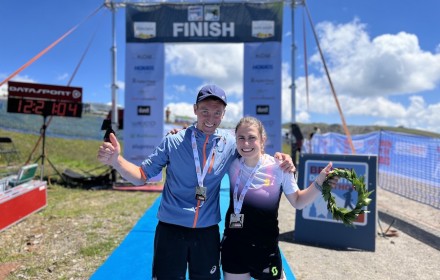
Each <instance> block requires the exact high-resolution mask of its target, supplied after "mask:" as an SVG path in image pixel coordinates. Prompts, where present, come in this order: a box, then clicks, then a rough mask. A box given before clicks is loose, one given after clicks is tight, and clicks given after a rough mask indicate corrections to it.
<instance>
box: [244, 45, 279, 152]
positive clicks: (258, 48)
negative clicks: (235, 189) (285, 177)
mask: <svg viewBox="0 0 440 280" xmlns="http://www.w3.org/2000/svg"><path fill="white" fill-rule="evenodd" d="M243 68H244V69H243V70H244V77H243V100H245V102H243V115H244V116H254V117H256V118H258V119H259V120H260V121H261V122H262V123H263V125H264V128H265V129H266V133H267V141H266V146H265V152H266V153H269V154H272V155H273V154H274V153H275V152H279V151H281V137H282V136H281V134H280V131H281V43H280V42H266V43H245V44H244V67H243Z"/></svg>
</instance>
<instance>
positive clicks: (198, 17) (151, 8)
mask: <svg viewBox="0 0 440 280" xmlns="http://www.w3.org/2000/svg"><path fill="white" fill-rule="evenodd" d="M282 18H283V2H271V3H200V4H196V3H194V4H158V5H156V4H154V5H138V4H127V6H126V22H127V25H126V39H127V42H129V43H136V42H139V43H154V42H224V43H229V42H232V43H240V42H270V41H281V35H282Z"/></svg>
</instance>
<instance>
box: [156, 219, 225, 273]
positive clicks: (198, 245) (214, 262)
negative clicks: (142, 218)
mask: <svg viewBox="0 0 440 280" xmlns="http://www.w3.org/2000/svg"><path fill="white" fill-rule="evenodd" d="M187 267H188V270H189V278H190V279H215V280H218V279H220V232H219V227H218V225H215V226H211V227H207V228H187V227H182V226H176V225H171V224H166V223H163V222H159V224H158V225H157V227H156V235H155V238H154V258H153V277H157V279H158V280H160V279H186V270H187Z"/></svg>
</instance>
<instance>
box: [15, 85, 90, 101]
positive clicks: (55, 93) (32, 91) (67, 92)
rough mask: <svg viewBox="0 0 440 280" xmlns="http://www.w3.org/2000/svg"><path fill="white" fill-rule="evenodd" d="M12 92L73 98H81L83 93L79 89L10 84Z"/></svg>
mask: <svg viewBox="0 0 440 280" xmlns="http://www.w3.org/2000/svg"><path fill="white" fill-rule="evenodd" d="M8 91H9V92H10V93H29V94H35V95H51V96H55V97H56V96H66V97H72V98H75V99H77V98H81V95H82V93H81V92H80V91H79V90H58V89H48V88H31V87H21V86H9V87H8Z"/></svg>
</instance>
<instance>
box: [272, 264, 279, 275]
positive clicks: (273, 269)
mask: <svg viewBox="0 0 440 280" xmlns="http://www.w3.org/2000/svg"><path fill="white" fill-rule="evenodd" d="M277 274H278V269H277V267H276V266H274V267H272V276H276V275H277Z"/></svg>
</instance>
